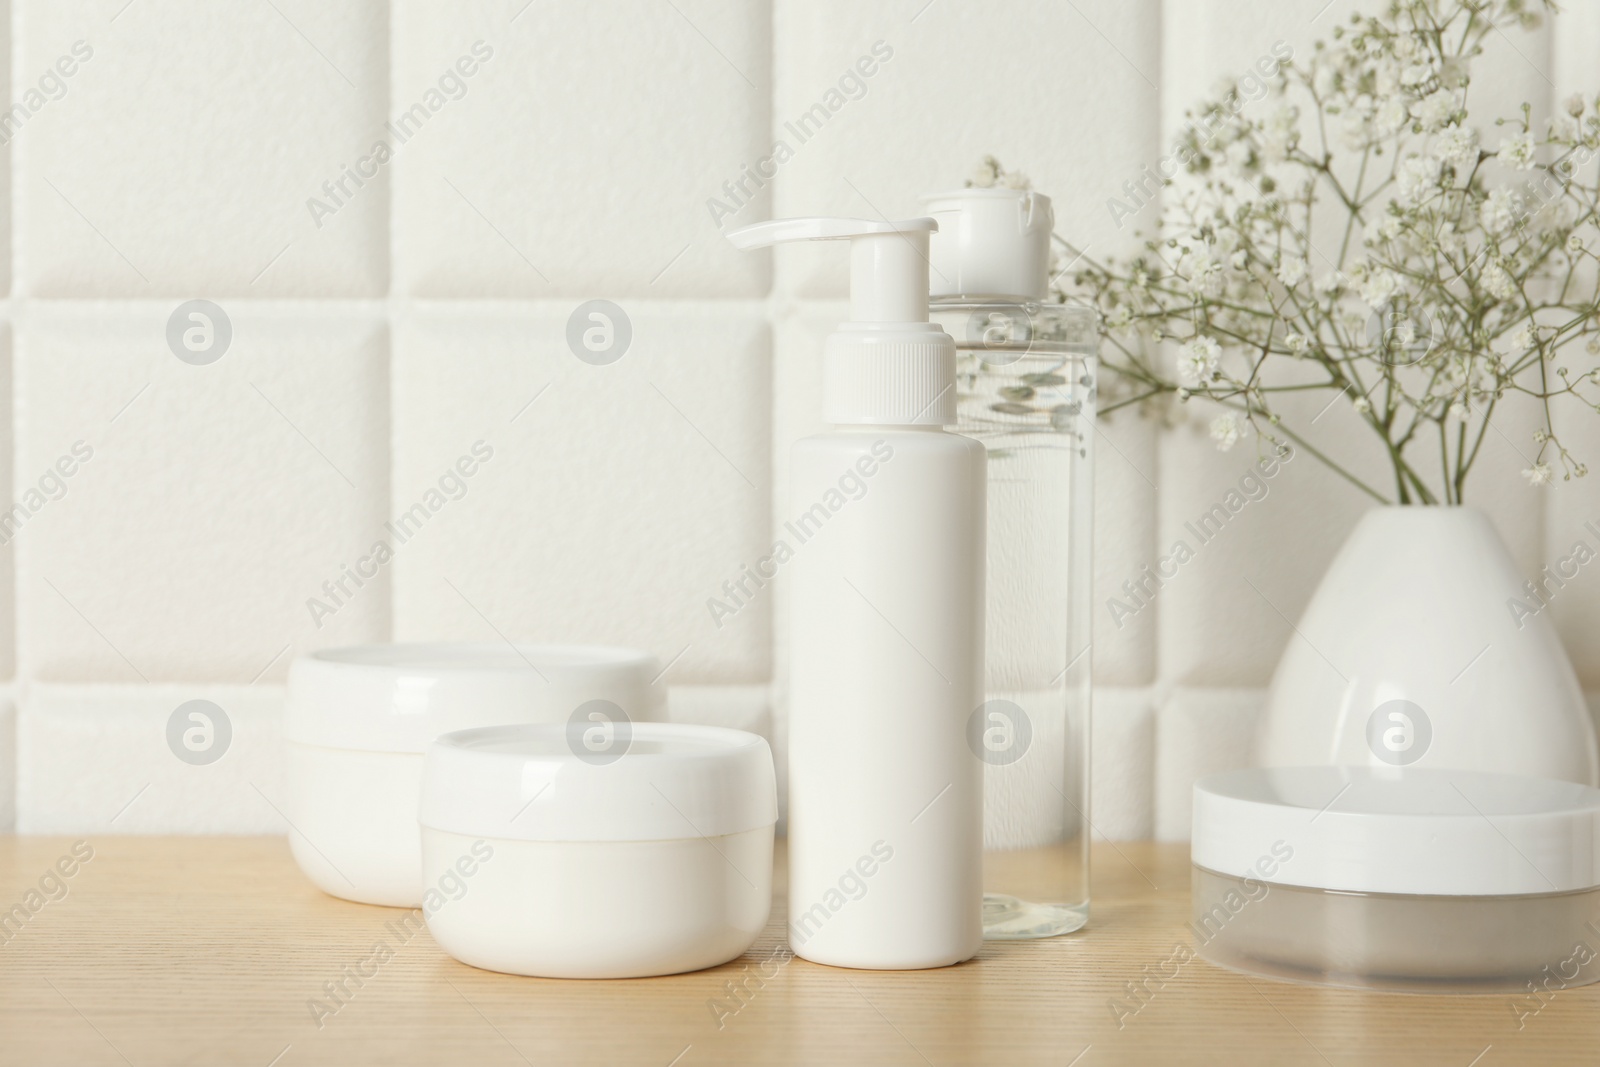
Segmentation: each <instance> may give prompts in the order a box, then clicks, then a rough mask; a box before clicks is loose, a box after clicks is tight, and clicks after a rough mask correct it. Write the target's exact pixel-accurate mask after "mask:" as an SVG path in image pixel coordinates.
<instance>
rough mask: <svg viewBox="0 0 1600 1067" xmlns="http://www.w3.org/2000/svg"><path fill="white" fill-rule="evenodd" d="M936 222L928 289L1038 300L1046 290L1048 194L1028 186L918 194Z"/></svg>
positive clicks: (1052, 222)
mask: <svg viewBox="0 0 1600 1067" xmlns="http://www.w3.org/2000/svg"><path fill="white" fill-rule="evenodd" d="M922 204H923V207H924V208H925V209H926V210H927V212H928V214H929V215H931V216H933V217H934V218H935V219H936V220H938V223H939V229H938V232H936V233H935V234H934V235H933V238H932V240H931V242H930V244H929V252H928V254H929V266H930V270H929V273H928V292H929V294H930V295H932V296H935V297H946V296H966V297H988V298H991V299H993V298H1004V299H1009V300H1023V301H1030V300H1043V299H1044V298H1045V294H1046V293H1047V292H1048V291H1049V288H1050V235H1051V230H1052V229H1053V228H1054V226H1055V211H1054V210H1053V209H1052V208H1051V206H1050V198H1049V197H1048V196H1045V195H1044V194H1043V193H1036V192H1033V191H1032V190H1028V189H1003V188H997V189H957V190H955V191H954V192H949V193H939V194H936V195H934V196H925V197H923V198H922Z"/></svg>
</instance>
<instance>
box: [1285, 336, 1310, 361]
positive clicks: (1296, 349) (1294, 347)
mask: <svg viewBox="0 0 1600 1067" xmlns="http://www.w3.org/2000/svg"><path fill="white" fill-rule="evenodd" d="M1283 343H1284V344H1286V345H1288V346H1289V351H1291V352H1293V353H1294V354H1295V355H1297V356H1300V355H1304V354H1305V351H1306V349H1308V348H1310V347H1311V342H1310V341H1308V340H1306V335H1305V334H1303V333H1291V334H1290V335H1289V336H1287V337H1285V338H1284V339H1283Z"/></svg>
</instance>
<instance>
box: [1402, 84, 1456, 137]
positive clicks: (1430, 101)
mask: <svg viewBox="0 0 1600 1067" xmlns="http://www.w3.org/2000/svg"><path fill="white" fill-rule="evenodd" d="M1456 107H1457V104H1456V94H1455V93H1452V92H1451V91H1450V90H1449V89H1437V90H1435V91H1433V92H1431V93H1429V94H1428V95H1427V96H1425V97H1423V98H1422V99H1421V100H1418V101H1417V102H1416V103H1414V104H1412V105H1411V114H1412V116H1413V117H1415V118H1416V120H1417V121H1418V122H1420V123H1422V125H1423V128H1424V129H1429V130H1437V129H1438V128H1439V127H1441V126H1443V125H1444V124H1445V123H1447V122H1449V121H1450V120H1451V119H1452V118H1454V117H1455V114H1456Z"/></svg>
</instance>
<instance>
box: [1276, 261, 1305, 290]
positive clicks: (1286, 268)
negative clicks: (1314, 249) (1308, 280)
mask: <svg viewBox="0 0 1600 1067" xmlns="http://www.w3.org/2000/svg"><path fill="white" fill-rule="evenodd" d="M1305 276H1306V261H1305V260H1303V259H1301V258H1300V257H1299V256H1284V257H1283V262H1281V263H1279V264H1278V280H1279V281H1280V282H1282V283H1283V284H1284V285H1287V286H1288V287H1289V288H1291V289H1293V288H1294V287H1295V286H1297V285H1299V284H1300V283H1301V282H1302V281H1304V280H1305Z"/></svg>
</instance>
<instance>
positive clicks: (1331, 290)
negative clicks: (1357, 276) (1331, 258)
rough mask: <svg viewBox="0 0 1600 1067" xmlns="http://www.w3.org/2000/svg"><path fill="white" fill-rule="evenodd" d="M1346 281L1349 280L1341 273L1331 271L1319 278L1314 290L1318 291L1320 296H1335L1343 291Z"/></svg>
mask: <svg viewBox="0 0 1600 1067" xmlns="http://www.w3.org/2000/svg"><path fill="white" fill-rule="evenodd" d="M1346 281H1348V279H1347V278H1345V276H1344V275H1343V274H1342V273H1341V272H1339V271H1336V270H1330V271H1328V272H1327V273H1325V274H1323V275H1322V276H1321V277H1320V278H1318V279H1317V280H1316V282H1315V283H1314V284H1313V285H1312V288H1314V289H1315V290H1316V291H1317V294H1318V295H1319V296H1333V295H1334V294H1335V293H1338V292H1341V291H1343V289H1344V287H1345V282H1346Z"/></svg>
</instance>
